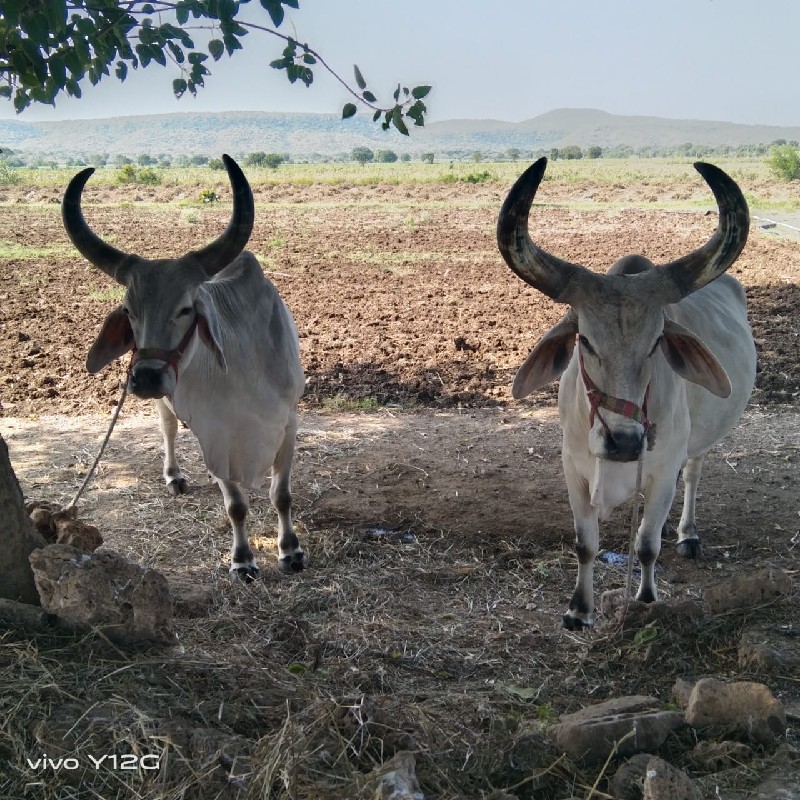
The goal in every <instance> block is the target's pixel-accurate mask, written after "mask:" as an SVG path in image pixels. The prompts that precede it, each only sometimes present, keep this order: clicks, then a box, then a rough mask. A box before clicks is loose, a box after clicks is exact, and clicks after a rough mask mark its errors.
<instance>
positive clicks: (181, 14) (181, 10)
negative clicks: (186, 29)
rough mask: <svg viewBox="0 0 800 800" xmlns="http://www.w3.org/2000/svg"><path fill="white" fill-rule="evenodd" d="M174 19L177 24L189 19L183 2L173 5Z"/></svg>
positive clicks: (187, 10) (187, 9)
mask: <svg viewBox="0 0 800 800" xmlns="http://www.w3.org/2000/svg"><path fill="white" fill-rule="evenodd" d="M175 19H176V20H177V21H178V25H185V24H186V23H187V22H188V21H189V8H188V6H186V5H184V4H183V3H179V4H178V5H177V6H176V7H175Z"/></svg>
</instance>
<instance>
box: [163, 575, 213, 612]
mask: <svg viewBox="0 0 800 800" xmlns="http://www.w3.org/2000/svg"><path fill="white" fill-rule="evenodd" d="M169 588H170V592H171V594H172V604H173V609H174V612H175V616H176V617H187V618H189V619H196V618H198V617H207V616H208V615H209V613H211V609H212V608H213V606H214V587H213V586H209V585H208V584H198V583H197V580H196V579H195V578H193V577H191V576H188V577H182V576H174V577H171V578H170V582H169Z"/></svg>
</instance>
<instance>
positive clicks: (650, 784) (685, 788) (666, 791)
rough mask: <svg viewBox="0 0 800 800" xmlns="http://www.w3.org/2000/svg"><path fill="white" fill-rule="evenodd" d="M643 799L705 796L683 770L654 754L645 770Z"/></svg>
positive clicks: (690, 799)
mask: <svg viewBox="0 0 800 800" xmlns="http://www.w3.org/2000/svg"><path fill="white" fill-rule="evenodd" d="M642 800H703V796H702V795H701V794H700V790H699V789H698V788H697V786H695V785H694V783H693V781H692V779H691V778H690V777H689V776H688V775H687V774H686V773H685V772H684V771H683V770H681V769H678V768H677V767H673V766H672V764H670V763H669V762H667V761H664V759H662V758H657V757H656V756H653V757H652V758H651V759H650V761H649V762H648V764H647V770H646V771H645V776H644V790H643V792H642Z"/></svg>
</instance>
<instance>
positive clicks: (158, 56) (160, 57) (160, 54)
mask: <svg viewBox="0 0 800 800" xmlns="http://www.w3.org/2000/svg"><path fill="white" fill-rule="evenodd" d="M150 52H151V53H152V54H153V61H155V62H156V63H157V64H161V66H162V67H166V66H167V57H166V56H165V55H164V50H163V49H162V48H160V47H158V46H157V45H154V46H152V47H151V48H150Z"/></svg>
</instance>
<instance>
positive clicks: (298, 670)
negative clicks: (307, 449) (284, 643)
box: [286, 661, 308, 675]
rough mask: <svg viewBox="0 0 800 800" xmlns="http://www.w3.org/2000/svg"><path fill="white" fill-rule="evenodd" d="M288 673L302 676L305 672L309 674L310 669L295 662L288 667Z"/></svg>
mask: <svg viewBox="0 0 800 800" xmlns="http://www.w3.org/2000/svg"><path fill="white" fill-rule="evenodd" d="M286 671H287V672H288V673H289V674H290V675H302V674H303V673H304V672H308V667H307V666H306V665H305V664H301V663H300V662H299V661H295V662H294V663H293V664H289V666H288V667H286Z"/></svg>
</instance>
